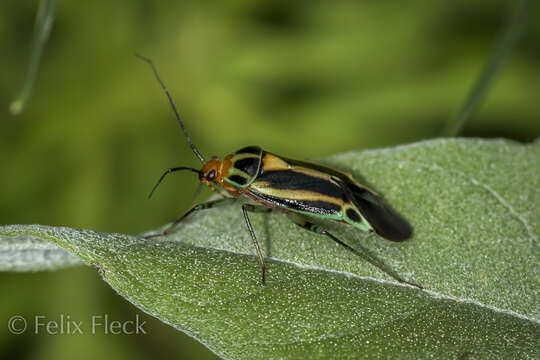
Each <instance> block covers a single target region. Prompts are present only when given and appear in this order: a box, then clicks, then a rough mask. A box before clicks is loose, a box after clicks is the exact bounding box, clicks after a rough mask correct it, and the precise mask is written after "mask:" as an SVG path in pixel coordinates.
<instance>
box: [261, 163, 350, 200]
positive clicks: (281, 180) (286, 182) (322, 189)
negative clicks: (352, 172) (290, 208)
mask: <svg viewBox="0 0 540 360" xmlns="http://www.w3.org/2000/svg"><path fill="white" fill-rule="evenodd" d="M256 181H264V182H267V183H268V186H269V187H271V188H274V189H285V190H305V191H312V192H315V193H319V194H322V195H327V196H330V197H334V198H338V199H341V200H347V196H346V194H345V192H344V191H343V189H342V188H341V187H340V186H338V185H336V184H334V183H332V182H331V181H328V180H325V179H321V178H318V177H315V176H311V175H307V174H303V173H300V172H296V171H294V170H272V171H263V172H262V173H261V175H260V176H258V177H257V180H256Z"/></svg>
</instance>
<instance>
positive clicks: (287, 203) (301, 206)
mask: <svg viewBox="0 0 540 360" xmlns="http://www.w3.org/2000/svg"><path fill="white" fill-rule="evenodd" d="M250 193H251V194H252V195H254V196H256V197H257V198H259V199H261V200H264V201H266V202H269V203H271V204H274V205H277V206H280V207H284V208H287V209H294V210H301V211H307V212H310V213H314V214H323V215H333V214H335V213H337V212H339V211H340V210H341V206H339V205H336V204H333V203H329V202H326V201H320V200H318V201H312V200H294V199H287V198H280V197H275V196H271V195H266V194H261V193H258V192H256V191H253V190H251V191H250Z"/></svg>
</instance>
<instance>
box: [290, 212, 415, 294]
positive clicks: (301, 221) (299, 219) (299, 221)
mask: <svg viewBox="0 0 540 360" xmlns="http://www.w3.org/2000/svg"><path fill="white" fill-rule="evenodd" d="M287 215H288V216H289V218H290V219H291V220H292V221H293V222H294V223H295V224H296V225H298V226H300V227H302V228H304V229H306V230H309V231H312V232H314V233H317V234H321V235H325V236H328V237H329V238H330V239H332V240H334V241H335V242H337V243H338V244H339V245H341V246H343V247H344V248H346V249H347V250H349V251H350V252H352V253H354V254H355V255H357V256H359V257H361V258H362V259H364V260H366V261H367V262H369V263H370V264H371V265H373V266H375V267H377V268H378V269H379V270H381V271H383V272H384V273H386V274H388V275H390V276H391V277H393V278H394V279H396V280H397V281H398V282H400V283H402V284H407V285H411V286H414V287H417V288H419V289H423V288H422V286H420V285H417V284H415V283H412V282H409V281H406V280H404V279H402V278H401V277H400V276H399V275H397V274H396V273H394V272H393V271H391V270H388V269H386V268H385V267H384V266H383V265H382V264H379V263H378V262H377V261H375V260H374V259H371V258H370V257H368V256H367V255H365V254H362V253H361V252H359V251H358V250H356V249H355V248H353V247H351V246H349V245H347V244H346V243H344V242H343V241H341V240H340V239H338V238H337V237H335V236H334V235H332V234H331V233H330V232H328V230H326V229H324V228H322V227H320V226H318V225H315V224H313V223H312V222H310V221H308V220H307V219H306V218H304V217H303V216H300V215H298V214H294V213H288V214H287Z"/></svg>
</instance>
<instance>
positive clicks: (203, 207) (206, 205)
mask: <svg viewBox="0 0 540 360" xmlns="http://www.w3.org/2000/svg"><path fill="white" fill-rule="evenodd" d="M235 201H236V198H222V199H217V200H212V201H207V202H205V203H202V204H198V205H195V206H193V207H192V208H191V209H189V210H188V211H187V212H186V213H185V214H184V215H182V216H181V217H180V218H178V219H177V220H175V221H174V222H173V223H172V224H171V225H169V226H168V227H167V228H166V229H165V230H163V232H161V233H157V234H151V235H146V236H145V237H144V238H145V239H151V238H153V237H157V236H165V235H167V234H168V233H170V232H171V230H173V229H174V228H175V227H176V226H177V225H178V224H180V223H181V222H182V221H183V220H184V219H185V218H187V217H188V216H190V215H191V214H193V213H194V212H197V211H200V210H206V209H211V208H213V207H217V206H224V205H228V204H232V203H234V202H235Z"/></svg>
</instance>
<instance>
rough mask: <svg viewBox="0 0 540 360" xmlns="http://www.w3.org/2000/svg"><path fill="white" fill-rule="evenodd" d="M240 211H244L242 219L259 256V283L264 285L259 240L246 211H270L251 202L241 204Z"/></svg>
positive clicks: (263, 270)
mask: <svg viewBox="0 0 540 360" xmlns="http://www.w3.org/2000/svg"><path fill="white" fill-rule="evenodd" d="M242 211H243V212H244V219H245V220H246V225H247V227H248V230H249V234H250V235H251V239H252V240H253V245H255V251H256V252H257V257H258V258H259V263H260V264H261V283H262V285H264V280H265V273H266V264H265V263H264V257H263V254H262V252H261V247H260V246H259V242H258V241H257V237H256V236H255V232H254V231H253V227H252V226H251V222H250V221H249V217H248V211H250V212H269V211H272V210H271V209H269V208H266V207H264V206H255V205H252V204H244V205H242Z"/></svg>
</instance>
